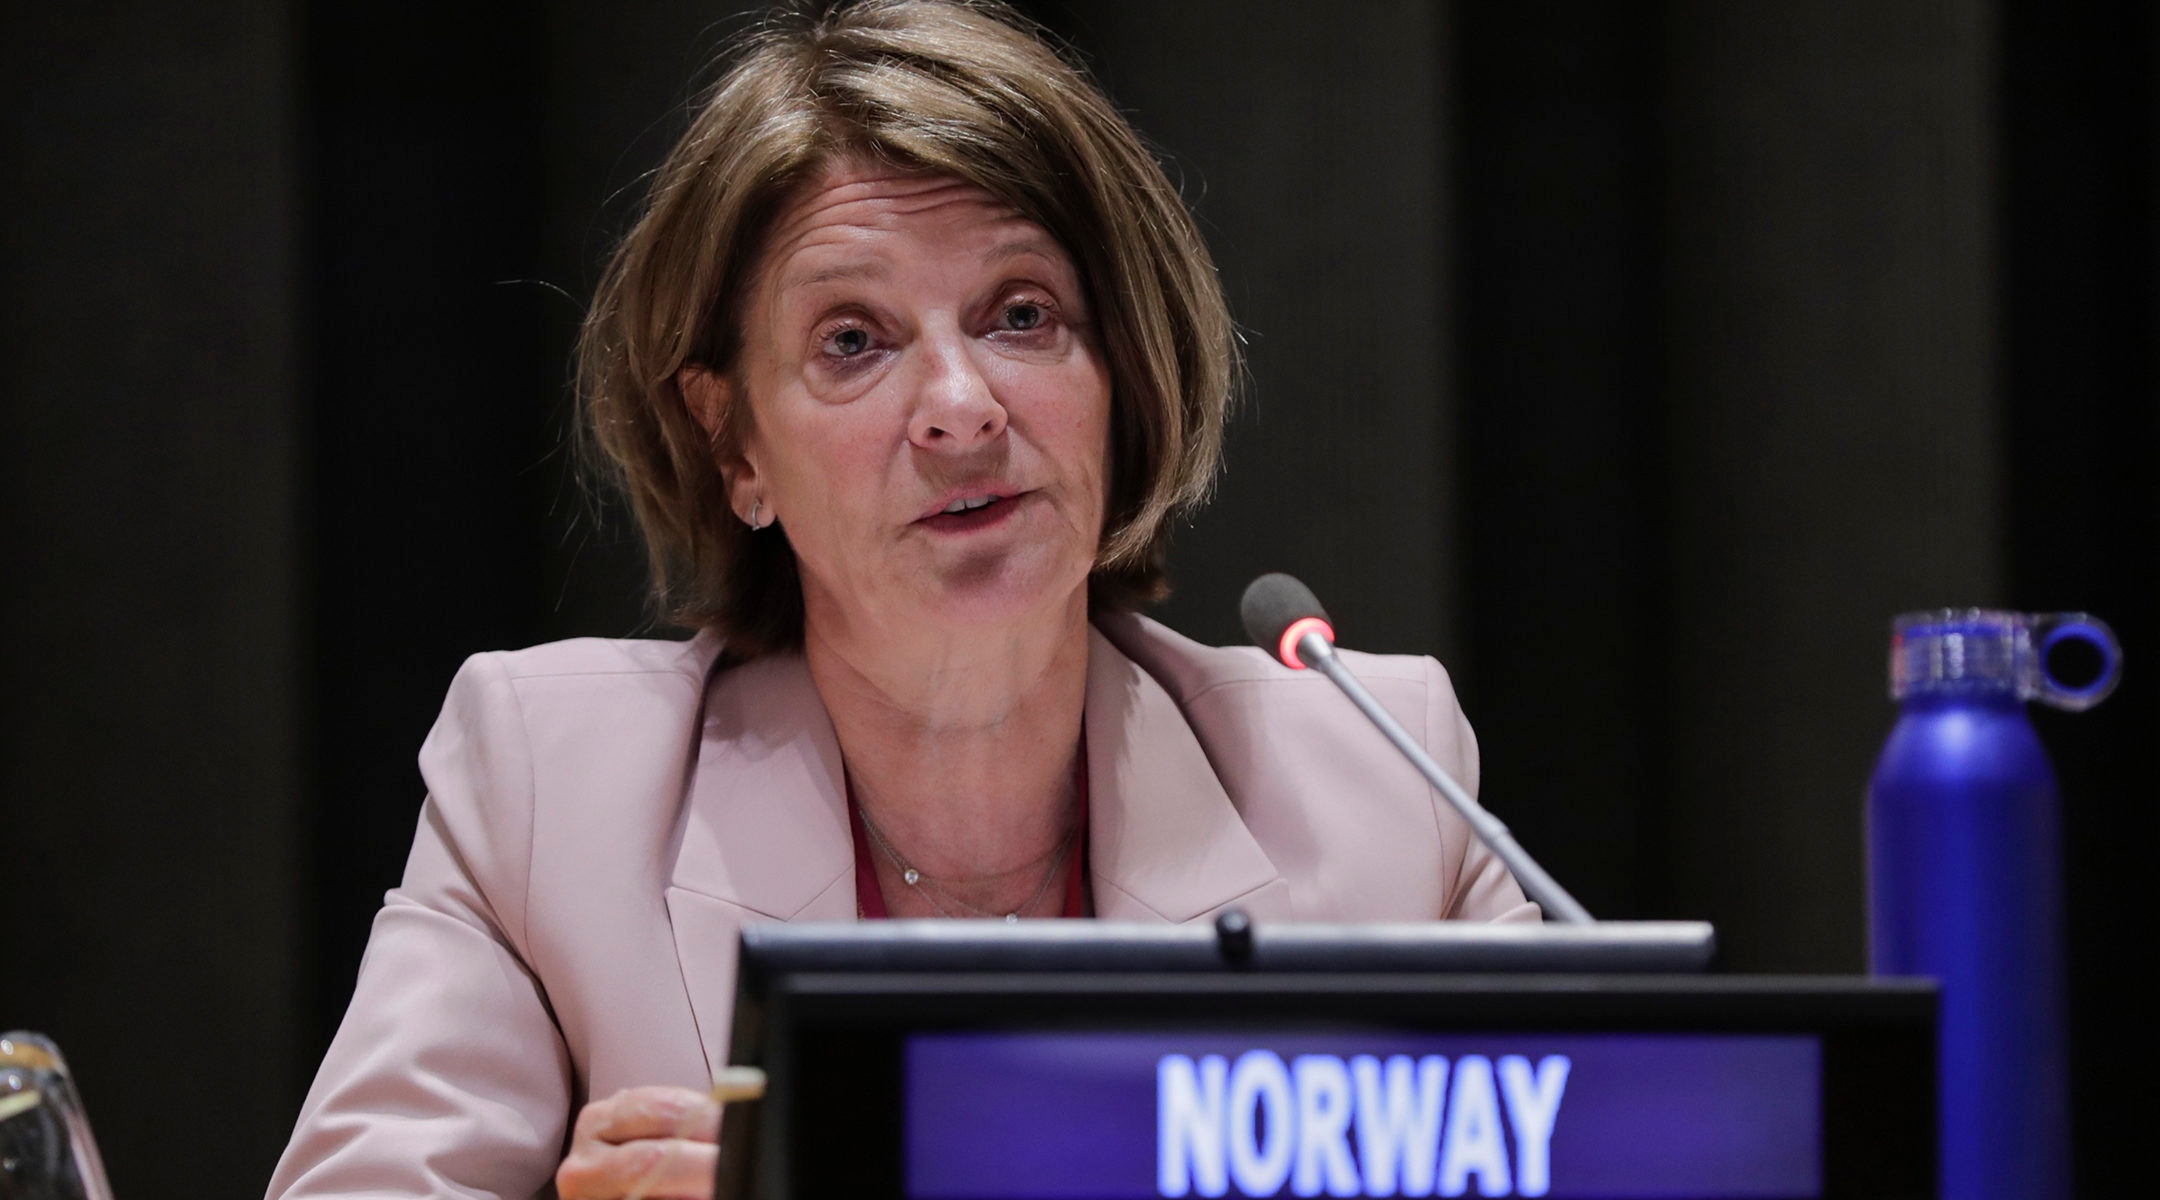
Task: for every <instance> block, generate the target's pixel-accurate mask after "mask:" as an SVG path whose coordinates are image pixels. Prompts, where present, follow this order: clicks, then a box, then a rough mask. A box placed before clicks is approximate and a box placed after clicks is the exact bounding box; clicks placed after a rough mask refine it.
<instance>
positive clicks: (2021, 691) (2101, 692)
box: [1890, 608, 2122, 712]
mask: <svg viewBox="0 0 2160 1200" xmlns="http://www.w3.org/2000/svg"><path fill="white" fill-rule="evenodd" d="M1892 630H1893V631H1892V634H1891V637H1890V696H1891V698H1892V699H1895V700H1903V699H1905V698H1906V697H1907V696H1916V695H1975V696H1977V695H2015V696H2016V697H2017V698H2018V699H2019V700H2038V701H2040V702H2041V703H2043V704H2048V705H2052V706H2054V707H2056V708H2061V709H2067V710H2069V711H2071V712H2083V711H2084V710H2086V709H2088V708H2091V707H2092V706H2093V705H2095V704H2098V703H2100V702H2101V701H2102V700H2105V699H2107V697H2108V693H2110V692H2113V691H2114V690H2115V685H2116V683H2117V682H2118V681H2120V680H2121V678H2122V644H2121V643H2120V642H2118V641H2116V640H2115V631H2114V630H2112V629H2110V628H2108V625H2107V622H2105V621H2102V620H2100V619H2099V618H2098V617H2094V616H2091V615H2089V614H2086V613H2015V612H2002V611H1998V610H1994V609H1985V608H1944V609H1935V610H1932V611H1928V612H1910V613H1906V614H1904V615H1903V616H1900V617H1899V618H1898V619H1897V621H1896V622H1895V623H1894V625H1893V627H1892ZM2065 648H2071V650H2072V653H2071V654H2068V655H2063V656H2061V657H2074V656H2075V655H2076V653H2077V651H2078V650H2080V649H2082V650H2083V651H2084V652H2085V655H2086V656H2087V657H2097V658H2098V660H2099V664H2100V665H2099V669H2098V670H2097V671H2095V672H2093V673H2092V675H2091V678H2090V679H2077V678H2073V679H2069V680H2065V679H2063V678H2061V677H2060V676H2058V675H2057V674H2056V671H2057V670H2058V669H2060V668H2059V664H2058V653H2057V652H2058V651H2061V650H2064V649H2065Z"/></svg>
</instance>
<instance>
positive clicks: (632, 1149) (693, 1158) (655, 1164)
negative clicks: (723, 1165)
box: [555, 1138, 720, 1200]
mask: <svg viewBox="0 0 2160 1200" xmlns="http://www.w3.org/2000/svg"><path fill="white" fill-rule="evenodd" d="M719 1154H720V1148H719V1147H717V1146H715V1145H713V1144H712V1143H711V1142H693V1141H686V1140H684V1139H682V1138H645V1139H642V1140H639V1141H635V1142H630V1143H627V1144H625V1145H620V1146H611V1145H609V1144H607V1143H605V1142H584V1143H579V1145H578V1146H577V1148H576V1149H574V1150H572V1151H571V1152H570V1157H568V1158H566V1159H564V1160H563V1164H562V1166H561V1167H560V1168H559V1169H558V1170H557V1171H556V1172H555V1191H556V1194H557V1195H558V1196H560V1197H561V1198H562V1200H710V1198H711V1196H712V1186H713V1170H714V1167H715V1166H716V1165H717V1164H718V1162H719Z"/></svg>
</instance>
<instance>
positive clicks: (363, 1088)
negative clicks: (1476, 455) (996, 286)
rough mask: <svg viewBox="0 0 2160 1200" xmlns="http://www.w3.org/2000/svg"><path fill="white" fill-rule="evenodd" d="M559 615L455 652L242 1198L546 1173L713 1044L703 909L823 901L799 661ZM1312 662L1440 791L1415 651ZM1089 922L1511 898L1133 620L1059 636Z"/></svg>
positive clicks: (1465, 833) (1245, 690) (1436, 817)
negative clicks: (350, 938)
mask: <svg viewBox="0 0 2160 1200" xmlns="http://www.w3.org/2000/svg"><path fill="white" fill-rule="evenodd" d="M717 649H718V647H717V644H716V643H715V642H714V641H713V640H712V639H710V638H702V637H701V638H698V639H696V640H693V641H691V642H688V643H678V642H660V641H603V640H592V639H588V640H580V641H571V642H560V643H556V644H554V645H547V646H538V647H534V648H533V649H530V650H521V651H516V652H511V653H497V654H481V655H476V656H475V657H473V658H472V659H471V660H469V661H468V662H467V663H466V664H465V666H464V668H463V669H462V670H460V671H459V672H458V675H457V678H456V680H455V681H454V682H453V683H452V684H451V685H450V695H449V698H448V700H447V701H446V702H445V704H444V705H443V712H442V717H441V718H440V719H439V720H438V721H437V722H436V725H435V728H434V731H433V732H431V733H430V734H429V735H428V739H427V742H426V744H425V745H424V746H423V747H422V748H421V751H420V769H421V774H422V775H423V776H424V777H425V779H426V781H427V785H428V799H427V803H426V805H425V806H424V808H423V809H422V811H421V816H420V828H419V833H418V835H417V836H416V837H415V838H414V841H413V850H412V857H411V860H410V861H409V863H408V864H407V866H406V869H405V879H404V882H403V883H402V884H401V885H400V886H399V887H398V888H397V889H396V890H394V891H392V892H390V893H389V895H388V896H386V897H385V898H384V902H383V908H382V911H381V912H380V913H379V914H378V915H377V916H376V918H375V926H374V932H373V934H372V936H371V937H370V939H369V941H368V949H367V955H366V958H365V959H364V960H363V961H362V963H361V967H360V980H359V986H358V988H357V989H356V990H355V992H354V994H353V1000H352V1007H351V1008H350V1009H349V1010H348V1011H347V1012H346V1014H345V1021H344V1024H343V1025H342V1026H341V1027H340V1028H339V1030H338V1034H337V1038H336V1040H335V1041H334V1042H333V1043H332V1045H331V1047H330V1053H329V1055H328V1056H327V1057H326V1058H325V1059H324V1060H323V1065H322V1070H321V1072H320V1073H319V1074H318V1075H317V1076H316V1078H315V1085H314V1087H313V1088H311V1089H310V1090H309V1092H308V1097H307V1102H306V1105H305V1106H304V1107H303V1108H302V1109H301V1112H300V1120H299V1125H298V1127H297V1128H296V1129H295V1130H294V1131H293V1138H292V1143H291V1144H290V1145H289V1146H288V1147H287V1148H286V1151H285V1156H284V1158H283V1160H282V1161H281V1162H280V1163H279V1164H278V1168H277V1173H276V1175H275V1176H274V1177H273V1178H272V1179H271V1181H270V1189H269V1195H270V1196H271V1197H298V1196H329V1195H355V1194H362V1193H364V1194H367V1195H370V1196H473V1197H479V1196H486V1197H528V1196H533V1195H536V1194H540V1195H545V1194H551V1189H552V1183H551V1181H552V1179H553V1176H554V1172H555V1168H556V1166H557V1165H558V1164H559V1163H560V1161H561V1158H562V1153H563V1150H564V1146H565V1139H566V1136H567V1131H568V1129H569V1125H570V1122H571V1121H572V1119H573V1118H574V1117H575V1115H576V1112H577V1110H578V1109H579V1107H581V1106H582V1105H583V1104H584V1103H585V1101H586V1100H587V1099H588V1098H589V1097H593V1096H605V1095H608V1094H610V1093H612V1092H614V1091H615V1090H616V1089H618V1088H623V1087H630V1086H634V1085H639V1084H654V1083H659V1084H679V1085H682V1086H685V1087H694V1088H702V1087H704V1086H705V1085H706V1083H707V1082H708V1080H709V1079H710V1077H711V1073H712V1069H713V1068H714V1067H715V1066H718V1065H722V1064H724V1063H725V1062H726V1061H727V1054H728V1046H727V1038H728V1029H729V1006H730V1004H731V1003H732V1001H733V998H734V988H735V978H734V966H735V946H736V932H737V930H738V929H739V928H740V926H741V925H742V924H743V923H744V922H746V921H759V920H779V921H788V920H852V919H853V918H854V916H855V876H854V871H853V863H854V852H853V848H852V844H851V840H850V834H849V827H848V818H847V810H846V807H845V799H844V797H845V792H844V791H843V777H842V773H841V760H840V750H839V746H838V744H837V742H836V741H835V740H834V736H833V731H832V725H831V722H830V721H829V720H828V718H827V717H826V715H825V709H824V706H823V705H822V704H821V703H820V702H819V700H818V695H817V691H816V689H815V688H814V687H813V686H812V685H811V681H810V675H809V672H808V670H807V669H806V667H805V666H804V664H803V661H802V659H801V658H800V657H799V656H781V657H770V658H763V659H758V660H755V661H753V662H750V663H748V664H746V665H742V666H737V667H734V668H731V669H729V670H726V671H721V672H718V673H714V672H713V670H712V667H713V663H714V659H715V656H716V652H717ZM1344 658H1345V659H1346V660H1347V661H1348V662H1349V664H1350V665H1351V667H1352V669H1353V670H1355V671H1357V672H1358V673H1359V674H1360V675H1361V676H1363V677H1364V679H1365V680H1366V681H1367V683H1368V684H1369V685H1370V686H1371V688H1372V690H1373V692H1374V693H1375V694H1376V695H1378V696H1379V698H1380V700H1381V702H1382V703H1383V704H1385V705H1387V706H1388V708H1389V709H1390V710H1391V711H1393V712H1394V713H1395V715H1396V716H1397V717H1398V718H1399V719H1400V720H1401V721H1402V722H1403V724H1404V725H1405V726H1407V727H1408V728H1409V729H1411V730H1413V731H1416V732H1419V733H1421V734H1422V735H1423V736H1424V739H1425V745H1426V748H1427V750H1429V751H1430V752H1431V754H1432V755H1433V757H1434V758H1436V759H1438V760H1439V761H1440V763H1441V764H1442V765H1443V766H1445V767H1447V768H1448V769H1449V770H1450V771H1452V772H1453V773H1454V774H1455V775H1456V777H1457V778H1458V779H1460V780H1461V781H1462V782H1463V784H1464V786H1466V787H1469V788H1471V789H1473V790H1474V789H1475V788H1476V786H1477V746H1476V743H1475V742H1474V741H1473V740H1472V737H1471V734H1470V726H1469V724H1468V723H1467V722H1466V721H1464V719H1463V716H1462V713H1461V710H1460V709H1459V708H1458V707H1457V706H1456V702H1455V693H1454V691H1453V689H1452V688H1451V687H1450V686H1449V684H1448V678H1447V674H1446V672H1444V671H1443V670H1442V669H1441V667H1440V665H1439V664H1438V663H1436V662H1434V661H1433V660H1431V659H1429V658H1408V657H1383V656H1374V655H1364V654H1356V653H1347V652H1346V653H1345V654H1344ZM1086 714H1087V715H1086V723H1087V755H1088V780H1089V786H1090V794H1089V801H1088V804H1089V808H1088V812H1089V851H1090V857H1089V863H1090V867H1091V871H1092V882H1093V885H1094V901H1095V911H1096V915H1097V916H1098V917H1100V918H1102V919H1105V920H1119V921H1196V920H1201V919H1203V918H1207V917H1209V916H1210V915H1211V914H1213V913H1214V912H1216V911H1217V910H1218V909H1221V908H1224V907H1226V906H1229V905H1232V904H1236V905H1242V906H1243V907H1244V908H1245V909H1247V910H1248V911H1249V912H1251V913H1252V914H1253V916H1254V917H1255V918H1256V919H1259V920H1263V921H1264V920H1325V921H1367V920H1393V921H1401V920H1423V919H1432V918H1467V919H1472V920H1535V919H1536V918H1537V910H1536V908H1535V907H1534V906H1533V905H1530V904H1529V903H1527V902H1526V901H1525V900H1524V899H1523V895H1522V892H1521V890H1520V889H1519V888H1518V887H1517V886H1516V884H1515V881H1514V879H1513V878H1512V877H1511V876H1510V875H1509V874H1508V873H1507V871H1506V869H1505V868H1504V867H1503V866H1502V865H1501V864H1500V863H1499V861H1498V860H1496V859H1494V858H1492V857H1491V855H1490V854H1489V853H1488V852H1487V851H1485V849H1484V848H1483V847H1482V846H1481V845H1479V844H1478V843H1477V841H1476V839H1475V838H1474V837H1473V836H1472V835H1471V833H1470V830H1469V829H1468V828H1467V827H1466V826H1465V825H1464V824H1463V822H1462V821H1461V820H1460V819H1459V818H1458V817H1456V816H1455V814H1454V811H1453V810H1452V809H1450V808H1449V807H1448V806H1447V804H1446V802H1445V801H1443V800H1442V799H1440V797H1439V796H1438V795H1437V794H1436V793H1434V792H1433V791H1432V789H1431V788H1429V787H1428V786H1427V785H1426V784H1425V782H1424V780H1423V779H1422V778H1420V777H1419V776H1417V775H1416V773H1415V772H1414V771H1413V770H1412V769H1411V768H1410V767H1409V765H1408V764H1406V763H1404V762H1403V761H1402V760H1401V759H1400V758H1399V757H1398V756H1397V755H1396V754H1395V753H1394V752H1393V751H1392V750H1391V749H1390V748H1389V747H1388V745H1387V744H1386V742H1385V741H1384V740H1383V739H1382V738H1381V736H1380V734H1379V733H1378V732H1377V731H1375V730H1373V729H1372V728H1371V727H1370V726H1369V725H1367V724H1365V722H1364V718H1363V717H1361V716H1360V715H1359V714H1358V713H1357V712H1356V711H1355V710H1354V709H1353V708H1352V707H1351V706H1350V703H1349V702H1348V701H1347V700H1346V699H1344V698H1343V697H1342V696H1341V695H1339V694H1338V693H1337V692H1336V691H1335V690H1334V688H1333V687H1332V686H1331V685H1330V684H1328V683H1327V681H1326V680H1324V679H1321V678H1318V677H1316V676H1313V675H1310V674H1307V673H1304V672H1295V673H1293V672H1291V671H1288V670H1285V669H1283V668H1282V667H1280V666H1278V665H1276V664H1274V663H1272V662H1270V661H1269V660H1268V659H1267V658H1265V657H1264V656H1263V655H1262V654H1260V653H1259V652H1258V651H1256V650H1251V649H1242V648H1241V649H1216V648H1212V647H1207V646H1201V645H1199V644H1197V643H1195V642H1192V641H1189V640H1187V639H1185V638H1182V637H1180V636H1178V635H1177V634H1175V633H1172V632H1171V631H1170V630H1168V629H1165V628H1164V627H1163V626H1161V625H1158V624H1156V623H1154V622H1152V621H1149V620H1146V619H1145V618H1141V617H1133V616H1112V617H1106V618H1103V619H1102V620H1100V621H1099V622H1098V623H1097V627H1096V630H1095V632H1094V634H1093V635H1092V636H1091V640H1090V645H1089V655H1088V680H1087V704H1086Z"/></svg>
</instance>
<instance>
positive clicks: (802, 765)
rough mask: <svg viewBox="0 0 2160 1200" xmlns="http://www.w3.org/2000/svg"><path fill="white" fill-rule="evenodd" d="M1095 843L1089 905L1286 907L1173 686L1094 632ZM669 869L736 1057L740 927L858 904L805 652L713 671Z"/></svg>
mask: <svg viewBox="0 0 2160 1200" xmlns="http://www.w3.org/2000/svg"><path fill="white" fill-rule="evenodd" d="M1088 639H1089V640H1088V678H1087V717H1086V724H1087V754H1088V785H1089V796H1088V823H1089V835H1088V852H1089V861H1090V865H1091V880H1092V882H1093V884H1094V898H1095V915H1096V916H1097V917H1098V918H1101V919H1104V920H1124V921H1149V922H1163V921H1191V920H1197V919H1200V918H1204V917H1208V916H1211V915H1212V914H1214V913H1215V912H1217V911H1219V910H1221V909H1223V908H1227V907H1229V906H1231V905H1233V904H1235V905H1238V906H1240V907H1243V908H1244V909H1245V910H1246V911H1248V912H1250V913H1251V914H1252V915H1253V916H1255V917H1262V918H1270V919H1276V920H1286V919H1289V918H1290V916H1291V907H1290V890H1289V885H1288V883H1286V882H1285V881H1284V879H1283V877H1282V874H1281V872H1279V871H1277V870H1276V869H1275V864H1274V863H1272V862H1270V861H1269V859H1268V857H1267V854H1266V853H1265V852H1264V851H1262V850H1261V848H1260V844H1259V843H1258V842H1257V841H1255V840H1254V839H1253V836H1252V833H1251V831H1249V830H1248V829H1246V827H1245V822H1244V820H1243V819H1242V818H1241V817H1240V816H1239V815H1238V811H1237V809H1236V808H1235V807H1234V806H1233V805H1232V804H1231V802H1230V797H1229V795H1228V794H1227V793H1226V792H1224V791H1223V786H1222V782H1221V781H1220V780H1218V779H1217V778H1216V777H1215V769H1214V767H1213V766H1212V765H1211V764H1210V763H1209V762H1208V758H1207V752H1206V751H1205V749H1203V748H1202V746H1201V745H1200V741H1199V739H1198V738H1197V737H1195V736H1194V734H1193V731H1192V727H1191V726H1189V725H1187V724H1186V722H1185V714H1184V713H1183V711H1181V710H1180V709H1179V708H1178V705H1177V702H1176V701H1175V700H1174V699H1172V698H1171V696H1170V693H1169V692H1168V691H1166V690H1164V688H1163V686H1162V685H1161V684H1160V683H1158V682H1156V681H1155V678H1154V677H1153V676H1151V675H1149V674H1148V673H1147V672H1146V671H1144V670H1142V669H1141V668H1140V667H1139V666H1138V665H1136V664H1135V663H1134V662H1133V661H1132V660H1131V659H1129V658H1127V657H1126V656H1125V655H1124V654H1123V653H1121V652H1120V651H1119V650H1118V649H1117V647H1115V646H1114V645H1112V644H1111V643H1110V642H1109V641H1108V640H1106V639H1105V638H1104V637H1103V636H1102V634H1100V633H1098V632H1096V631H1095V630H1094V629H1092V628H1091V629H1090V630H1089V631H1088ZM688 791H689V796H688V801H687V803H686V804H685V806H684V816H683V827H682V840H681V843H680V848H679V850H678V851H677V854H676V858H675V865H674V869H673V871H672V872H671V874H670V876H669V880H668V889H667V905H668V915H669V920H670V923H671V924H672V926H673V932H674V939H675V953H676V957H677V959H678V960H679V962H680V964H681V967H682V973H683V983H684V986H685V987H686V988H687V990H688V992H689V995H690V1007H691V1011H692V1013H693V1014H694V1015H695V1016H696V1019H697V1026H698V1038H699V1041H700V1042H702V1043H703V1047H704V1051H705V1056H706V1065H707V1066H708V1067H709V1068H714V1069H717V1068H718V1067H720V1066H723V1065H725V1063H726V1054H727V1045H728V1039H729V1034H730V1021H731V1013H732V1011H733V1008H734V1001H735V955H736V950H737V941H736V938H737V935H738V933H739V931H740V930H741V927H742V926H743V925H744V924H745V923H747V922H750V921H758V920H780V921H808V920H823V921H846V920H853V919H854V918H855V915H856V913H855V873H854V867H855V852H854V844H853V839H852V837H851V835H850V832H849V828H848V815H847V792H846V776H845V774H844V771H843V768H842V766H841V759H840V744H839V740H838V739H837V738H836V737H835V736H834V734H833V728H832V720H831V718H830V717H828V716H827V715H826V712H825V706H824V703H823V702H822V701H820V700H819V699H818V694H817V688H816V686H815V685H814V684H812V682H811V680H810V671H809V668H808V667H807V666H806V665H805V664H804V663H803V660H802V658H801V656H799V655H771V656H766V657H763V658H758V659H754V660H752V661H750V662H748V663H744V664H742V665H740V666H736V667H732V668H730V669H728V670H726V671H724V672H723V673H721V674H719V675H718V676H716V677H714V678H713V679H712V681H711V682H710V683H709V684H708V685H707V689H706V700H705V711H704V717H703V728H702V730H701V736H700V739H699V749H698V757H697V761H696V763H695V764H693V766H692V768H691V772H690V778H689V781H688Z"/></svg>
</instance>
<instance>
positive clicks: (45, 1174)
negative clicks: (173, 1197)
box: [0, 1032, 112, 1200]
mask: <svg viewBox="0 0 2160 1200" xmlns="http://www.w3.org/2000/svg"><path fill="white" fill-rule="evenodd" d="M0 1200H112V1185H111V1184H109V1183H107V1182H106V1180H105V1160H104V1159H102V1158H100V1157H99V1156H98V1148H97V1139H96V1138H95V1137H93V1136H91V1133H90V1119H89V1117H87V1116H86V1115H84V1113H83V1106H82V1099H81V1097H79V1096H77V1095H76V1093H75V1081H74V1079H73V1077H71V1076H70V1075H69V1074H68V1069H67V1059H65V1058H63V1057H61V1054H60V1047H58V1046H56V1045H54V1044H53V1041H52V1039H51V1038H48V1037H45V1036H43V1035H42V1034H35V1033H22V1032H17V1033H8V1034H0Z"/></svg>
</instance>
